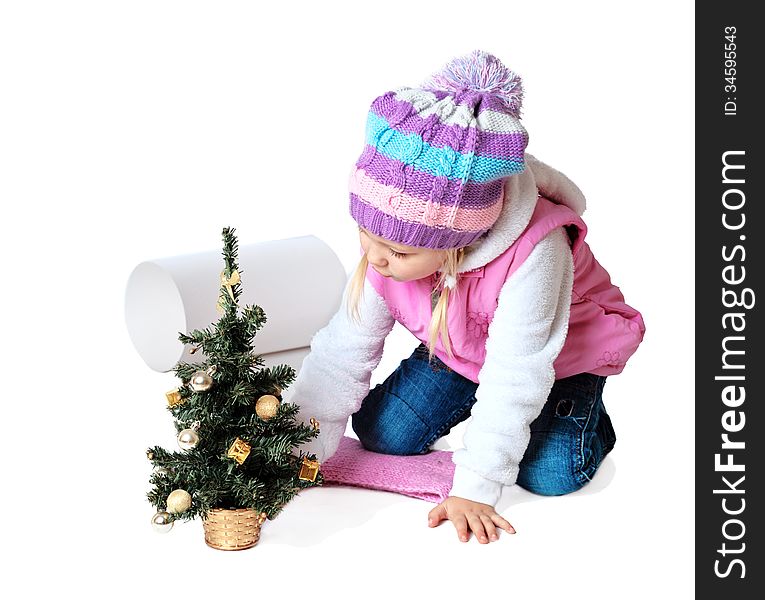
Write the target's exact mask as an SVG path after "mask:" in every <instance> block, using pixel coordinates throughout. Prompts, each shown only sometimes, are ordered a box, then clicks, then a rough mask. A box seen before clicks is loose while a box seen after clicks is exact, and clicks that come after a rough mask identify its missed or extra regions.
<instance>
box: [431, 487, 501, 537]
mask: <svg viewBox="0 0 765 600" xmlns="http://www.w3.org/2000/svg"><path fill="white" fill-rule="evenodd" d="M444 519H449V520H450V521H451V522H452V523H453V524H454V527H455V528H456V529H457V535H458V536H459V539H460V540H461V541H463V542H467V541H468V539H469V538H470V534H469V533H468V529H470V530H472V531H473V534H474V535H475V537H476V538H478V541H479V542H480V543H481V544H488V543H489V539H491V541H495V540H497V539H499V537H498V535H497V529H496V528H497V527H499V528H501V529H504V530H505V531H507V532H508V533H515V529H514V528H513V526H512V525H510V523H508V522H507V521H506V520H505V519H503V518H502V517H501V516H499V515H498V514H497V513H496V512H495V511H494V507H493V506H491V505H490V504H483V503H482V502H473V501H472V500H468V499H466V498H460V497H458V496H449V497H448V498H447V499H446V500H444V501H443V502H442V503H441V504H439V505H438V506H436V507H435V508H434V509H433V510H431V511H430V512H429V513H428V526H429V527H436V526H437V525H438V524H439V523H440V522H441V521H443V520H444Z"/></svg>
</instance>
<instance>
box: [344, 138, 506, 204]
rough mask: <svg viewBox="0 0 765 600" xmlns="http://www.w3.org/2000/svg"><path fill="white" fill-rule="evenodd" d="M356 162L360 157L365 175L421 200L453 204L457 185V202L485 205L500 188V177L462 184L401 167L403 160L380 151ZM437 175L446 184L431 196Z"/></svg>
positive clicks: (495, 196) (499, 191)
mask: <svg viewBox="0 0 765 600" xmlns="http://www.w3.org/2000/svg"><path fill="white" fill-rule="evenodd" d="M373 150H374V149H372V150H371V151H373ZM359 163H360V161H357V163H356V166H359V167H363V169H364V171H366V173H367V175H368V176H369V177H372V178H373V179H375V180H376V181H378V182H379V183H382V184H385V185H391V186H393V187H397V188H399V189H402V190H403V191H404V192H406V193H407V194H410V195H411V196H417V197H418V198H422V199H423V200H428V199H430V200H431V201H433V202H437V203H439V204H454V203H455V201H456V200H457V197H458V195H459V193H460V188H462V197H461V198H460V206H462V207H464V208H485V207H486V206H488V205H490V204H492V203H493V202H494V201H495V200H496V198H497V196H499V194H500V193H501V190H502V182H503V180H502V179H495V180H494V181H490V182H487V183H478V182H475V181H468V183H467V184H464V185H463V184H462V182H461V181H460V180H447V178H446V177H439V178H436V176H434V175H432V174H430V173H426V172H424V171H420V170H418V169H416V168H413V167H411V166H409V167H406V170H402V168H403V167H404V165H402V163H400V162H399V161H397V160H396V159H395V158H390V157H389V156H386V155H385V154H382V153H381V152H376V153H375V154H374V157H373V158H372V160H371V161H370V162H368V163H365V164H363V165H361V164H359ZM391 174H393V175H391ZM436 179H440V180H442V181H441V182H440V186H441V187H442V188H443V187H444V183H446V187H445V188H444V191H443V193H442V194H440V195H437V197H435V198H433V197H431V196H432V190H433V187H434V186H435V185H436V181H435V180H436Z"/></svg>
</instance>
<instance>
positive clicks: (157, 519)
mask: <svg viewBox="0 0 765 600" xmlns="http://www.w3.org/2000/svg"><path fill="white" fill-rule="evenodd" d="M151 526H152V527H153V528H154V531H156V532H157V533H167V532H168V531H170V530H171V529H172V528H173V522H172V521H171V520H170V513H168V512H165V511H163V510H162V511H159V512H158V513H156V514H155V515H154V516H153V517H152V518H151Z"/></svg>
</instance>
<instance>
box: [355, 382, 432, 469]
mask: <svg viewBox="0 0 765 600" xmlns="http://www.w3.org/2000/svg"><path fill="white" fill-rule="evenodd" d="M351 427H352V428H353V431H354V432H355V433H356V435H357V436H358V438H359V441H360V442H361V445H362V446H364V448H366V449H367V450H370V451H372V452H379V453H381V454H395V455H411V454H422V453H424V452H426V451H427V448H426V447H425V443H426V441H427V439H428V437H429V433H430V430H429V428H428V426H427V425H426V424H425V422H424V421H423V420H422V419H421V418H420V416H419V415H418V414H417V413H416V412H415V411H414V410H413V409H412V408H411V407H410V406H409V405H408V404H407V403H406V402H405V401H404V400H402V399H401V398H399V397H398V396H396V395H394V394H391V393H389V392H387V391H384V390H376V393H370V395H369V396H368V397H367V398H366V399H365V400H364V402H363V404H362V406H361V409H360V410H359V411H358V412H357V413H354V414H353V415H351Z"/></svg>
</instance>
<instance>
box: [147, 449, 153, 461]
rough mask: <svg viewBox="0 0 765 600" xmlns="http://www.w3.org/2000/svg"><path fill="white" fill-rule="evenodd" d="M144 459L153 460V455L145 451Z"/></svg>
mask: <svg viewBox="0 0 765 600" xmlns="http://www.w3.org/2000/svg"><path fill="white" fill-rule="evenodd" d="M146 458H148V459H149V460H154V453H153V452H152V451H151V450H147V451H146Z"/></svg>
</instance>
